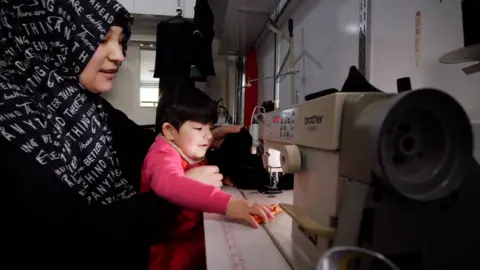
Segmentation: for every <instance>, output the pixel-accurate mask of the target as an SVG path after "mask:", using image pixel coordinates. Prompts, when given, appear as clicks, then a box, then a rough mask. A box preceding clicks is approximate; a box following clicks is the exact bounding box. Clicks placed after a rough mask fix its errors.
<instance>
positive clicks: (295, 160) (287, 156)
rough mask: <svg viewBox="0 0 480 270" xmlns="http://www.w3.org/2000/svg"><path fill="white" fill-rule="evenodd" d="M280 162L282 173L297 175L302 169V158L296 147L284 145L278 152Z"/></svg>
mask: <svg viewBox="0 0 480 270" xmlns="http://www.w3.org/2000/svg"><path fill="white" fill-rule="evenodd" d="M280 161H281V163H282V170H283V172H284V173H298V172H300V170H301V169H302V156H301V153H300V149H299V148H298V146H296V145H285V146H283V147H282V149H281V150H280Z"/></svg>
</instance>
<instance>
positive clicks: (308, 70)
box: [258, 0, 359, 107]
mask: <svg viewBox="0 0 480 270" xmlns="http://www.w3.org/2000/svg"><path fill="white" fill-rule="evenodd" d="M358 3H359V2H358V0H322V1H315V0H306V1H304V2H303V3H302V5H301V6H300V7H299V9H298V10H297V11H296V12H295V13H294V15H293V16H292V19H293V25H294V30H293V35H294V55H295V69H296V70H298V71H299V73H298V74H297V75H296V76H295V88H299V92H300V98H299V100H303V99H304V96H305V95H306V94H309V93H312V92H316V91H319V90H322V89H325V88H331V87H341V86H342V84H343V81H344V80H345V78H346V76H347V74H348V68H349V67H350V66H351V65H355V64H356V63H358V34H357V33H355V32H352V30H351V28H352V25H356V24H358V21H359V15H358V14H359V11H358V6H359V4H358ZM282 32H283V33H288V31H287V26H286V25H285V26H283V27H282ZM272 47H273V38H272V35H269V36H268V38H267V40H266V42H265V43H263V44H262V46H261V48H260V50H259V58H258V63H259V73H260V77H264V76H271V75H273V73H274V70H273V61H274V57H275V56H274V54H273V48H272ZM277 48H278V56H277V63H278V65H279V66H280V64H281V62H282V61H283V58H284V56H285V54H286V53H287V51H288V43H287V42H286V41H285V40H279V41H278V42H277ZM288 65H289V64H288V62H287V65H286V67H285V68H284V70H283V72H286V71H288V68H289V66H288ZM273 84H274V81H273V80H263V81H261V82H260V84H259V100H260V101H264V100H271V99H272V98H273ZM279 88H280V107H283V106H287V105H289V104H291V101H290V77H289V76H286V77H284V78H282V79H280V82H279Z"/></svg>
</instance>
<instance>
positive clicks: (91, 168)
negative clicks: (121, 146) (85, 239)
mask: <svg viewBox="0 0 480 270" xmlns="http://www.w3.org/2000/svg"><path fill="white" fill-rule="evenodd" d="M114 22H115V23H117V22H121V24H122V25H121V26H123V27H124V32H125V34H126V38H125V42H124V50H126V42H127V40H128V38H129V34H130V26H131V22H132V17H131V15H130V14H129V13H128V12H127V11H126V10H125V9H124V8H123V6H122V5H120V4H119V3H118V2H117V1H110V0H102V1H100V0H97V1H95V0H69V1H67V0H61V1H58V0H55V1H54V0H22V1H14V0H0V54H2V55H0V58H3V60H4V61H5V62H6V67H3V68H2V69H1V70H0V91H1V92H0V139H6V140H8V141H9V142H10V143H12V144H15V145H16V146H17V147H19V148H20V149H22V150H23V151H24V152H25V153H27V154H28V155H30V156H31V157H32V158H33V159H35V160H36V161H37V162H38V163H40V164H41V165H44V166H46V167H47V168H48V169H49V170H51V171H52V172H54V173H55V174H56V175H57V176H58V178H59V179H61V181H63V182H64V183H65V184H67V185H69V186H70V187H71V188H73V189H75V190H77V191H78V193H79V194H81V195H83V196H84V197H85V198H86V199H87V200H88V202H89V203H90V202H92V203H93V202H101V203H103V204H110V203H112V202H114V201H116V200H122V199H127V198H129V197H131V196H133V195H134V194H135V190H134V189H133V187H132V186H131V185H130V184H129V183H128V182H127V180H126V179H125V177H124V174H123V173H122V170H121V169H120V166H119V162H118V159H117V155H116V153H115V151H114V149H113V148H112V134H111V131H110V130H109V128H108V127H107V125H106V120H107V117H108V116H107V115H106V114H105V112H104V110H103V108H102V105H101V98H100V97H99V96H97V95H95V94H92V93H89V92H88V91H87V90H85V89H83V87H82V86H81V85H80V84H79V75H80V73H81V71H82V70H83V69H84V67H85V66H86V65H87V63H88V61H89V60H90V58H91V57H92V56H93V54H94V52H95V50H96V48H97V46H98V45H99V44H100V42H101V41H102V40H103V39H104V37H105V36H106V34H107V33H108V31H109V29H110V26H112V25H113V24H114ZM2 137H3V138H2ZM1 154H2V155H5V154H8V153H1ZM25 169H27V170H28V168H25ZM59 181H60V180H59Z"/></svg>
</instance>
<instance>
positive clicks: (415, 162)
mask: <svg viewBox="0 0 480 270" xmlns="http://www.w3.org/2000/svg"><path fill="white" fill-rule="evenodd" d="M259 134H260V138H261V140H260V142H261V144H262V147H263V149H264V150H263V152H264V153H263V154H266V153H268V151H269V149H274V150H277V151H279V153H280V157H279V159H280V163H281V169H282V171H283V172H285V173H293V174H294V175H295V178H294V192H293V204H281V207H282V209H283V210H284V211H285V212H286V213H287V214H288V215H290V216H291V217H292V222H293V225H292V241H293V244H294V246H296V247H299V248H300V249H302V252H303V254H304V255H306V257H308V260H310V262H311V263H312V264H313V265H315V264H316V262H317V261H318V259H319V258H320V256H321V255H322V254H323V253H324V252H325V251H326V250H328V249H329V248H331V247H334V246H361V247H365V248H368V249H371V250H375V251H377V252H380V253H382V254H384V255H386V256H387V257H389V258H391V259H392V260H393V261H394V262H396V263H397V265H398V266H400V268H401V269H407V270H411V269H428V270H430V269H436V270H441V269H463V268H462V267H465V266H466V265H468V263H472V262H473V261H474V259H475V258H474V256H475V255H476V254H463V253H462V252H461V247H467V248H472V247H473V248H474V247H476V244H477V243H478V240H480V238H479V233H478V229H477V228H478V227H479V225H480V224H479V221H475V218H474V219H473V220H469V219H468V217H469V215H468V213H470V212H471V213H475V212H476V213H479V210H480V203H479V202H478V201H477V202H476V203H470V201H473V200H475V199H476V197H479V196H478V195H477V193H478V192H475V191H476V190H480V189H478V184H477V183H476V182H479V181H473V180H472V179H471V178H469V177H467V174H468V173H469V172H471V169H472V168H473V167H475V166H478V165H477V163H476V162H475V161H474V158H473V138H472V128H471V125H470V122H469V119H468V116H467V115H466V114H465V112H464V111H463V109H462V107H461V106H460V105H459V104H458V103H457V102H456V101H455V100H454V99H453V98H451V97H450V96H448V95H447V94H445V93H443V92H441V91H437V90H432V89H422V90H415V91H409V92H405V93H401V94H386V93H342V92H339V93H335V94H330V95H326V96H323V97H320V98H317V99H314V100H310V101H306V102H304V103H301V104H297V105H293V106H291V107H288V108H285V109H281V110H277V111H273V112H270V113H266V114H264V115H263V119H262V121H260V127H259ZM271 162H273V161H271ZM271 162H270V163H271ZM268 164H269V162H268V158H267V161H266V164H265V165H266V166H268ZM452 249H453V250H452ZM467 255H468V256H467ZM470 256H471V257H470ZM294 260H295V258H294ZM469 260H470V261H469ZM362 263H367V264H368V262H362ZM420 265H422V267H424V268H420V267H419V266H420ZM362 267H366V268H361V269H375V267H373V266H371V265H370V266H365V265H363V264H362ZM469 267H470V268H471V267H472V265H471V264H470V265H469ZM304 269H307V268H304ZM349 269H350V268H349ZM352 269H353V268H352ZM355 269H357V268H355ZM358 269H360V268H358ZM382 269H383V268H382ZM465 269H466V268H465ZM302 270H303V269H302Z"/></svg>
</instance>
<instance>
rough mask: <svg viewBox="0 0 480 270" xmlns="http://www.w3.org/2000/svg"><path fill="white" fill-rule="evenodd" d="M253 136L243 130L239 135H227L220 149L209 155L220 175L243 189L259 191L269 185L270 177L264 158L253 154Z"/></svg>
mask: <svg viewBox="0 0 480 270" xmlns="http://www.w3.org/2000/svg"><path fill="white" fill-rule="evenodd" d="M251 148H252V136H251V135H250V133H249V132H248V131H247V130H246V129H245V128H242V129H241V130H240V132H239V133H234V134H227V135H226V136H225V139H224V140H223V143H222V145H221V146H220V149H218V150H211V151H209V152H208V153H207V160H208V162H209V163H210V164H215V165H218V167H219V169H220V173H221V174H222V175H223V176H224V177H228V178H229V179H230V180H231V181H232V183H233V184H234V185H235V186H236V187H238V188H242V189H258V188H260V187H262V186H264V185H266V184H268V183H269V180H270V178H269V177H270V176H269V174H268V172H267V170H265V168H264V167H263V162H262V158H261V157H260V156H259V155H253V154H251Z"/></svg>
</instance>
